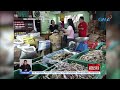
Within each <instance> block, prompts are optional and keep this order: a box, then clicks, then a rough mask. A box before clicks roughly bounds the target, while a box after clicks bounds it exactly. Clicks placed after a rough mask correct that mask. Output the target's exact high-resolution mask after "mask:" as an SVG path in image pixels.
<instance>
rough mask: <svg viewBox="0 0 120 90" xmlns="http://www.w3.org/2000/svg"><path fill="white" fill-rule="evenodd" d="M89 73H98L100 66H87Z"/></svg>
mask: <svg viewBox="0 0 120 90" xmlns="http://www.w3.org/2000/svg"><path fill="white" fill-rule="evenodd" d="M88 71H89V72H100V64H88Z"/></svg>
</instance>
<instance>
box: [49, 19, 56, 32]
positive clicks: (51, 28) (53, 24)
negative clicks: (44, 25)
mask: <svg viewBox="0 0 120 90" xmlns="http://www.w3.org/2000/svg"><path fill="white" fill-rule="evenodd" d="M49 29H50V31H51V32H53V31H54V30H55V29H57V30H58V25H56V24H55V21H54V20H51V25H50V26H49Z"/></svg>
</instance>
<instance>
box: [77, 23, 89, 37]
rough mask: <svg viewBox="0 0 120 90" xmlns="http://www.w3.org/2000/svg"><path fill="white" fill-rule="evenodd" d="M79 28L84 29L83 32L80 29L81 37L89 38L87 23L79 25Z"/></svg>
mask: <svg viewBox="0 0 120 90" xmlns="http://www.w3.org/2000/svg"><path fill="white" fill-rule="evenodd" d="M78 28H83V30H81V29H79V37H86V36H87V23H86V22H82V23H80V24H79V25H78Z"/></svg>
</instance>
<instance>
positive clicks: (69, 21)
mask: <svg viewBox="0 0 120 90" xmlns="http://www.w3.org/2000/svg"><path fill="white" fill-rule="evenodd" d="M68 25H70V26H72V28H73V30H74V32H75V26H74V24H73V21H72V19H68Z"/></svg>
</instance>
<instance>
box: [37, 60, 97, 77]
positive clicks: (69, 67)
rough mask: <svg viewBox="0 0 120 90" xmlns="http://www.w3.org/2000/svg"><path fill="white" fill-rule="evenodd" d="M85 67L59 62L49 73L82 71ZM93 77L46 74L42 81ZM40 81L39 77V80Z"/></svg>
mask: <svg viewBox="0 0 120 90" xmlns="http://www.w3.org/2000/svg"><path fill="white" fill-rule="evenodd" d="M83 70H87V67H85V66H83V65H81V64H77V63H67V62H61V63H57V64H55V67H54V68H53V69H52V70H51V71H83ZM94 77H95V75H93V74H92V75H90V74H89V75H88V74H87V75H86V74H47V75H43V77H42V79H92V78H94ZM39 79H41V77H40V78H39Z"/></svg>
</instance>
